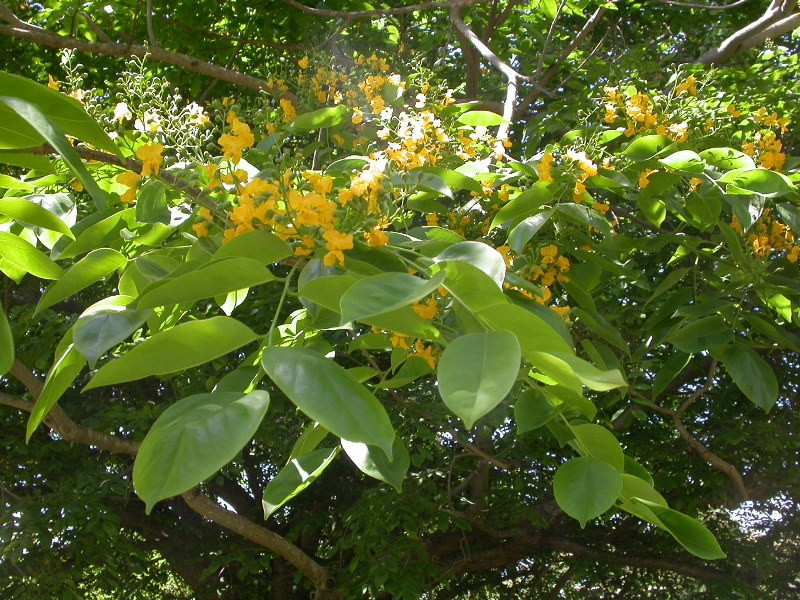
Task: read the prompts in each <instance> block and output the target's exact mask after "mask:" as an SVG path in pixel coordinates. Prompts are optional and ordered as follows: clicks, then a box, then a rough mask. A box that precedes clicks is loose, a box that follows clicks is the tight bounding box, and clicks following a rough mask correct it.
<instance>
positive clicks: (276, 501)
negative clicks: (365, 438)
mask: <svg viewBox="0 0 800 600" xmlns="http://www.w3.org/2000/svg"><path fill="white" fill-rule="evenodd" d="M338 453H339V448H320V449H319V450H314V451H313V452H309V453H308V454H304V455H302V456H299V457H297V458H292V459H290V460H289V462H288V463H287V464H286V466H285V467H283V468H282V469H281V470H280V471H279V472H278V474H277V475H276V476H275V477H273V478H272V481H270V482H269V483H268V484H267V487H266V488H265V489H264V496H263V498H262V499H261V506H262V507H263V508H264V518H265V519H268V518H269V517H270V515H272V513H274V512H275V511H276V510H278V509H279V508H280V507H281V506H283V505H284V504H286V503H287V502H288V501H289V500H291V499H292V498H294V497H295V496H297V494H299V493H300V492H302V491H303V490H304V489H306V488H307V487H308V486H309V485H311V484H312V483H314V480H315V479H316V478H317V477H319V476H320V475H322V472H323V471H324V470H325V469H326V468H328V465H329V464H331V462H333V459H334V458H336V455H337V454H338Z"/></svg>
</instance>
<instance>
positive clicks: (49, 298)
mask: <svg viewBox="0 0 800 600" xmlns="http://www.w3.org/2000/svg"><path fill="white" fill-rule="evenodd" d="M127 262H128V259H126V258H125V257H124V256H122V254H120V253H119V252H117V251H116V250H111V249H110V248H100V249H98V250H94V251H92V252H90V253H89V254H87V255H86V256H84V257H83V258H82V259H81V260H79V261H78V262H77V263H75V264H74V265H72V267H70V268H69V270H68V271H67V272H66V273H64V275H63V276H62V277H61V279H59V280H58V281H55V282H53V283H51V284H50V286H49V287H48V288H47V291H45V293H44V294H43V295H42V298H41V299H40V300H39V304H37V305H36V311H35V312H34V314H37V313H39V312H41V311H43V310H44V309H45V308H48V307H50V306H53V305H54V304H56V303H58V302H61V301H62V300H64V299H65V298H69V297H70V296H74V295H75V294H77V293H78V292H79V291H81V290H82V289H85V288H87V287H89V286H90V285H92V284H93V283H95V282H97V281H100V280H101V279H103V278H104V277H106V276H108V275H110V274H111V273H113V272H114V271H116V270H117V269H119V268H120V267H122V266H123V265H125V264H126V263H127Z"/></svg>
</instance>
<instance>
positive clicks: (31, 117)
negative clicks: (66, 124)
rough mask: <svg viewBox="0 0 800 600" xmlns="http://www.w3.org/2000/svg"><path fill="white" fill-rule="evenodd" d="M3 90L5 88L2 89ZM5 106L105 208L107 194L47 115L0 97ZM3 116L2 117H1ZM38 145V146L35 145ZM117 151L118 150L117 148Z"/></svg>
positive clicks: (9, 98)
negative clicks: (34, 131)
mask: <svg viewBox="0 0 800 600" xmlns="http://www.w3.org/2000/svg"><path fill="white" fill-rule="evenodd" d="M0 89H3V88H0ZM2 104H5V105H6V106H8V107H9V108H10V109H11V110H13V111H14V112H15V113H16V114H18V115H19V116H20V117H22V118H23V119H24V120H25V122H26V123H28V124H30V125H31V126H32V127H33V128H34V129H35V130H36V131H37V133H39V134H40V135H41V137H42V138H44V139H45V140H46V141H47V143H48V144H50V145H51V146H52V147H53V148H55V149H56V151H57V152H58V153H59V154H60V155H61V158H63V159H64V162H65V163H67V165H68V166H69V168H70V169H72V171H73V172H74V173H75V175H76V176H77V178H78V180H79V181H80V182H81V183H82V184H83V187H84V188H85V189H86V191H87V192H88V193H89V195H90V196H91V197H92V199H93V200H94V202H95V205H96V206H97V208H98V209H99V210H102V209H103V208H105V205H106V199H105V192H103V191H102V190H101V189H100V188H99V187H98V186H97V183H95V181H94V179H92V176H91V175H89V171H87V170H86V167H85V166H84V164H83V162H82V161H81V159H80V157H79V156H78V154H77V152H75V149H74V148H73V147H72V145H70V143H69V142H68V141H67V138H66V137H64V134H63V133H62V132H61V131H60V130H59V128H58V127H57V126H56V125H55V124H54V123H51V122H50V120H49V119H48V118H47V116H46V115H45V114H43V113H42V112H41V111H40V110H39V108H38V107H37V106H36V105H35V104H32V103H30V102H28V101H26V100H22V99H20V98H12V97H9V96H0V106H1V105H2ZM0 116H1V115H0ZM34 145H37V144H34ZM115 151H116V148H115Z"/></svg>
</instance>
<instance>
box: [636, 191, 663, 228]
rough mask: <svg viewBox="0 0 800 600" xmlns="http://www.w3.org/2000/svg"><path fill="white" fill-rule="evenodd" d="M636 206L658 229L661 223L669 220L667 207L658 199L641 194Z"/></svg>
mask: <svg viewBox="0 0 800 600" xmlns="http://www.w3.org/2000/svg"><path fill="white" fill-rule="evenodd" d="M636 205H637V206H638V207H639V210H641V211H642V214H643V215H644V217H645V218H646V219H647V220H648V221H649V222H650V223H652V224H653V225H655V226H656V227H661V223H663V222H664V219H666V218H667V205H666V204H664V203H663V202H662V201H661V200H659V199H658V198H650V197H647V196H643V195H641V194H639V196H637V197H636Z"/></svg>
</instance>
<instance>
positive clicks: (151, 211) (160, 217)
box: [135, 179, 172, 225]
mask: <svg viewBox="0 0 800 600" xmlns="http://www.w3.org/2000/svg"><path fill="white" fill-rule="evenodd" d="M135 214H136V221H137V222H138V223H163V224H164V225H169V223H170V221H171V220H172V216H171V215H170V212H169V206H168V205H167V188H166V185H164V183H163V182H162V181H160V180H158V179H150V180H149V181H148V182H147V183H145V184H144V185H143V186H142V187H141V188H140V189H139V192H138V193H137V194H136V207H135Z"/></svg>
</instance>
